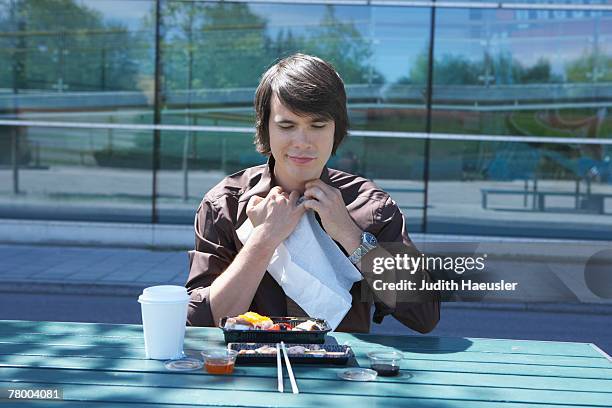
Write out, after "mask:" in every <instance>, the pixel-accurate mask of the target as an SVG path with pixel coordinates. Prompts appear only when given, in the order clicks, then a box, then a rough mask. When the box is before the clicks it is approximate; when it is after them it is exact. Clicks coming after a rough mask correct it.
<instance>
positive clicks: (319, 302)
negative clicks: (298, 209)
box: [236, 211, 362, 330]
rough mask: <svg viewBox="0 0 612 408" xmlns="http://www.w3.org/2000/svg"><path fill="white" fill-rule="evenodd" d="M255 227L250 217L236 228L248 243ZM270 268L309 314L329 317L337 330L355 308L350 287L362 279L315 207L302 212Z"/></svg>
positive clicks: (243, 240)
mask: <svg viewBox="0 0 612 408" xmlns="http://www.w3.org/2000/svg"><path fill="white" fill-rule="evenodd" d="M252 231H253V224H252V223H251V221H250V220H249V219H248V218H247V220H246V221H245V222H244V223H243V224H242V225H241V226H240V228H238V230H237V231H236V232H237V234H238V238H239V239H240V241H241V242H242V243H243V244H244V243H245V242H246V241H247V239H248V238H249V236H250V235H251V232H252ZM268 272H269V273H270V275H272V277H273V278H274V279H275V280H276V282H278V284H279V285H280V286H281V287H282V288H283V290H284V291H285V294H286V295H287V296H289V297H290V298H291V299H293V301H294V302H296V303H297V304H298V305H299V306H300V307H301V308H302V309H304V311H305V312H306V313H308V315H309V316H311V317H316V318H323V319H325V320H327V322H328V323H329V325H330V326H331V328H332V329H333V330H335V329H336V327H338V325H339V324H340V322H341V321H342V319H343V318H344V316H345V315H346V314H347V312H348V311H349V309H350V308H351V301H352V296H351V294H350V293H349V290H350V289H351V287H352V286H353V283H354V282H357V281H360V280H361V279H362V276H361V273H360V272H359V271H358V270H357V268H355V266H354V265H353V264H352V263H351V261H349V260H348V258H347V257H346V255H344V253H342V251H341V250H340V248H338V246H337V245H336V244H335V243H334V241H333V240H332V239H331V238H330V237H329V235H327V234H326V233H325V231H323V229H322V228H321V226H320V225H319V223H318V222H317V220H316V218H315V216H314V212H312V211H307V212H306V213H305V214H304V215H303V216H302V218H301V219H300V222H299V223H298V225H297V226H296V228H295V230H293V232H292V233H291V235H289V237H288V238H287V239H286V240H285V241H284V242H283V243H282V244H281V245H279V246H278V248H276V250H275V251H274V254H273V255H272V259H271V260H270V264H269V265H268Z"/></svg>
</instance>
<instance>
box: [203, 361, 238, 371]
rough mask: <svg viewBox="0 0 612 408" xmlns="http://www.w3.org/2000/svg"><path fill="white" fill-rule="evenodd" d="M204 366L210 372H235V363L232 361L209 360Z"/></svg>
mask: <svg viewBox="0 0 612 408" xmlns="http://www.w3.org/2000/svg"><path fill="white" fill-rule="evenodd" d="M204 367H205V368H206V372H207V373H209V374H231V373H233V372H234V363H233V362H232V361H223V362H216V361H211V362H209V361H207V362H206V363H205V364H204Z"/></svg>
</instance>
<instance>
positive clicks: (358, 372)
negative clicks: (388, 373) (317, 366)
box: [338, 368, 378, 381]
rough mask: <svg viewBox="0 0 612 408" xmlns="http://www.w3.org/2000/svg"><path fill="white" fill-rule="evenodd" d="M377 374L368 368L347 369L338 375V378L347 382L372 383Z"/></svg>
mask: <svg viewBox="0 0 612 408" xmlns="http://www.w3.org/2000/svg"><path fill="white" fill-rule="evenodd" d="M377 376H378V373H377V372H376V371H374V370H370V369H369V368H349V369H346V370H343V371H341V372H339V373H338V377H340V378H342V379H343V380H348V381H374V380H375V379H376V377H377Z"/></svg>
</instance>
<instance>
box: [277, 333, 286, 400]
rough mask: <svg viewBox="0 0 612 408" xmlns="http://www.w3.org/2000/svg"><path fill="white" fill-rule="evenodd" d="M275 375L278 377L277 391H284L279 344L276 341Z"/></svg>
mask: <svg viewBox="0 0 612 408" xmlns="http://www.w3.org/2000/svg"><path fill="white" fill-rule="evenodd" d="M276 376H277V377H278V392H285V390H284V384H283V363H282V362H281V350H280V344H278V343H276Z"/></svg>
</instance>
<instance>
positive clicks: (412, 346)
mask: <svg viewBox="0 0 612 408" xmlns="http://www.w3.org/2000/svg"><path fill="white" fill-rule="evenodd" d="M36 323H38V322H24V321H0V338H1V339H2V340H3V341H8V342H14V343H43V344H82V345H87V344H91V343H92V342H94V341H95V344H99V345H103V344H104V345H108V346H124V347H127V346H129V347H138V348H144V341H143V337H142V327H141V326H140V325H112V324H103V325H98V324H95V323H60V322H40V327H38V326H37V324H36ZM81 325H82V326H81ZM331 336H332V337H334V338H335V339H336V340H337V341H338V343H339V344H347V345H351V346H357V345H361V346H362V347H364V348H366V349H370V348H378V347H381V346H384V347H394V348H397V349H398V350H402V351H412V352H418V353H428V354H432V353H435V354H446V353H454V352H458V351H465V352H485V353H504V354H510V353H512V354H541V355H560V356H576V357H580V356H581V357H601V356H600V355H599V353H597V352H596V351H595V350H594V349H593V348H592V347H591V346H590V345H589V343H570V342H550V341H532V340H505V339H477V338H450V337H433V336H381V335H370V334H349V333H332V334H331ZM221 338H222V333H221V331H220V330H218V329H214V328H205V327H188V328H187V334H186V344H187V347H188V348H198V344H200V343H199V342H202V341H204V342H208V341H219V340H220V339H221Z"/></svg>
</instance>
